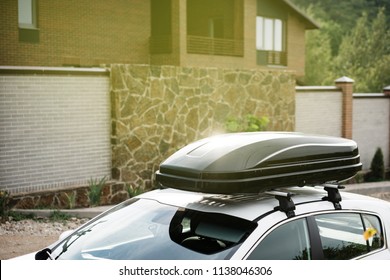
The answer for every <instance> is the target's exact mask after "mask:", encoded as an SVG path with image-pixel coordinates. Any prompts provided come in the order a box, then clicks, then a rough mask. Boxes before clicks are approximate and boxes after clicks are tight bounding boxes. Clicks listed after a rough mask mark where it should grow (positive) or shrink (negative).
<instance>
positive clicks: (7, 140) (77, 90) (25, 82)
mask: <svg viewBox="0 0 390 280" xmlns="http://www.w3.org/2000/svg"><path fill="white" fill-rule="evenodd" d="M64 71H66V72H61V71H53V69H52V70H45V71H44V70H42V69H37V68H34V69H31V68H29V69H27V70H26V69H24V70H23V71H18V70H15V69H11V70H9V68H8V69H5V68H2V69H0V143H1V149H0V188H1V189H9V190H10V191H11V192H12V193H17V192H31V191H37V190H44V189H50V188H53V187H55V188H61V187H64V186H72V185H80V184H86V183H87V181H88V180H89V179H90V178H100V177H103V176H105V175H110V172H111V152H110V138H109V135H110V119H109V118H110V109H109V108H110V106H109V78H108V76H107V73H106V72H105V71H96V72H82V69H79V70H78V71H77V72H72V71H70V70H64ZM88 71H91V70H88ZM81 74H82V75H81Z"/></svg>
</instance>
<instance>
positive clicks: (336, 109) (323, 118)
mask: <svg viewBox="0 0 390 280" xmlns="http://www.w3.org/2000/svg"><path fill="white" fill-rule="evenodd" d="M295 98H296V99H295V130H296V131H299V132H305V133H314V134H322V135H329V136H336V137H341V136H342V102H343V94H342V92H341V90H340V89H338V88H336V87H297V88H296V96H295Z"/></svg>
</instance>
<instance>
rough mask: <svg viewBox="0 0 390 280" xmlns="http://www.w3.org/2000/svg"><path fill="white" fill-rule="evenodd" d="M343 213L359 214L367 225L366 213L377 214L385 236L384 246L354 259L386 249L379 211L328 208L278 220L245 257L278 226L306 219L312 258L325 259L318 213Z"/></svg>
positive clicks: (382, 227) (383, 226)
mask: <svg viewBox="0 0 390 280" xmlns="http://www.w3.org/2000/svg"><path fill="white" fill-rule="evenodd" d="M342 213H351V214H356V215H359V216H360V218H361V219H362V223H363V226H364V227H365V224H364V221H363V219H364V217H363V216H364V215H371V216H375V217H377V218H378V221H379V224H380V227H381V232H382V238H383V244H382V247H380V248H376V249H373V250H372V251H368V252H367V253H365V254H362V255H359V256H357V257H354V258H352V259H361V258H365V257H368V256H370V255H373V254H376V253H378V252H380V251H384V250H386V249H387V238H388V237H387V236H386V230H385V225H384V222H383V218H382V217H381V215H380V214H379V213H376V212H370V211H356V210H327V211H318V212H313V213H308V214H304V215H299V216H295V217H293V218H287V219H284V220H283V221H280V222H278V223H277V224H275V225H274V226H272V227H271V228H269V229H268V230H267V231H265V232H264V233H263V234H262V235H261V236H260V238H258V240H257V242H256V243H254V244H253V246H252V247H251V248H250V250H248V251H247V252H246V253H245V256H244V259H248V258H249V256H250V255H251V254H252V253H253V251H254V250H255V249H256V248H257V247H258V246H259V245H260V243H261V242H262V241H263V240H264V239H265V238H266V237H267V236H268V235H270V234H271V233H272V232H273V231H274V230H276V229H277V228H279V227H281V226H283V225H284V224H286V223H289V222H292V221H295V220H300V219H305V220H306V224H307V227H308V231H309V241H310V248H311V250H312V260H323V259H324V254H323V248H322V242H321V237H320V233H319V230H318V227H317V223H316V221H315V216H318V215H326V214H342ZM260 223H261V220H260V221H259V224H260Z"/></svg>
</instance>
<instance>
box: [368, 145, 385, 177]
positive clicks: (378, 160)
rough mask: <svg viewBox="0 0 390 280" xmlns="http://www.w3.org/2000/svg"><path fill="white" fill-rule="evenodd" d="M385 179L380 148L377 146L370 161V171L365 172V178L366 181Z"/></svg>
mask: <svg viewBox="0 0 390 280" xmlns="http://www.w3.org/2000/svg"><path fill="white" fill-rule="evenodd" d="M384 179H385V164H384V161H383V153H382V149H381V148H377V150H376V152H375V155H374V157H373V158H372V161H371V168H370V172H368V173H367V174H366V177H365V180H366V181H368V182H377V181H383V180H384Z"/></svg>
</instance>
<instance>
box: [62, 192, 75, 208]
mask: <svg viewBox="0 0 390 280" xmlns="http://www.w3.org/2000/svg"><path fill="white" fill-rule="evenodd" d="M65 196H66V199H67V200H68V207H69V209H73V208H74V206H75V204H76V193H75V192H72V193H71V194H68V193H65Z"/></svg>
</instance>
